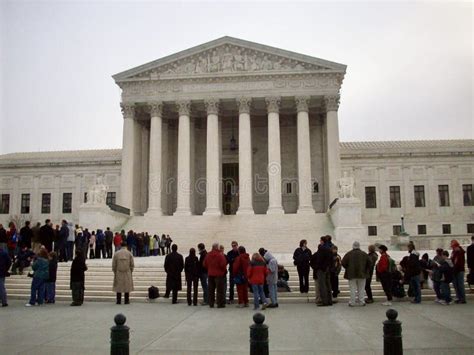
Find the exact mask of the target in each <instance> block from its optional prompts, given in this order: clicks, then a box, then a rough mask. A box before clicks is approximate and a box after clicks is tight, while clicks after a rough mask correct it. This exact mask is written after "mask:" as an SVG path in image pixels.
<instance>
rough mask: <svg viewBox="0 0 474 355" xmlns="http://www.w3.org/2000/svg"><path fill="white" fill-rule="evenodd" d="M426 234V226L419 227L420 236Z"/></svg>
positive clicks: (420, 225)
mask: <svg viewBox="0 0 474 355" xmlns="http://www.w3.org/2000/svg"><path fill="white" fill-rule="evenodd" d="M423 234H426V224H419V225H418V235H423Z"/></svg>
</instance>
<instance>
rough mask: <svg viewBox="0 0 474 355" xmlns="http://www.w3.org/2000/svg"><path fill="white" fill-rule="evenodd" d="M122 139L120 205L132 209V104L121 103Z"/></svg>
mask: <svg viewBox="0 0 474 355" xmlns="http://www.w3.org/2000/svg"><path fill="white" fill-rule="evenodd" d="M121 107H122V113H123V141H122V166H121V172H120V205H122V206H123V207H127V208H129V209H130V210H131V211H132V209H133V193H134V188H133V184H134V181H133V180H134V179H133V176H134V158H135V144H136V142H135V122H134V117H135V107H134V104H128V103H122V104H121Z"/></svg>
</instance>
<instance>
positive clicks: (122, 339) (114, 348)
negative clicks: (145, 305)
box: [110, 313, 130, 355]
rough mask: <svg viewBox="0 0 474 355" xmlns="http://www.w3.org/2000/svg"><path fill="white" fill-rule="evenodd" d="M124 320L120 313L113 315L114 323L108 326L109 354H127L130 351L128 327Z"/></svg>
mask: <svg viewBox="0 0 474 355" xmlns="http://www.w3.org/2000/svg"><path fill="white" fill-rule="evenodd" d="M126 320H127V318H125V316H124V315H123V314H121V313H119V314H117V315H116V316H115V317H114V322H115V325H114V326H113V327H112V328H110V354H111V355H128V354H129V352H130V350H129V345H130V340H129V339H130V328H129V327H127V326H126V325H124V324H125V321H126Z"/></svg>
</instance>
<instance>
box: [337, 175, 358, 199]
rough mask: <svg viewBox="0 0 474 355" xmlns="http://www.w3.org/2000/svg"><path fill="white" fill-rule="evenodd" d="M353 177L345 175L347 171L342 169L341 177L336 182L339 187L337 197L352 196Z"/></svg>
mask: <svg viewBox="0 0 474 355" xmlns="http://www.w3.org/2000/svg"><path fill="white" fill-rule="evenodd" d="M354 185H355V183H354V178H353V177H352V176H348V175H347V171H344V174H343V177H342V178H340V179H339V180H338V182H337V187H338V188H339V198H354V197H355V196H354Z"/></svg>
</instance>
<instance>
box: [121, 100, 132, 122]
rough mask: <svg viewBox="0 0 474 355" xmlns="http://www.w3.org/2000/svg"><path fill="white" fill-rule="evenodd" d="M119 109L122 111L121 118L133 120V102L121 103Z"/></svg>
mask: <svg viewBox="0 0 474 355" xmlns="http://www.w3.org/2000/svg"><path fill="white" fill-rule="evenodd" d="M120 108H121V110H122V115H123V118H131V119H132V120H133V118H134V117H135V103H134V102H121V103H120Z"/></svg>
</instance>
